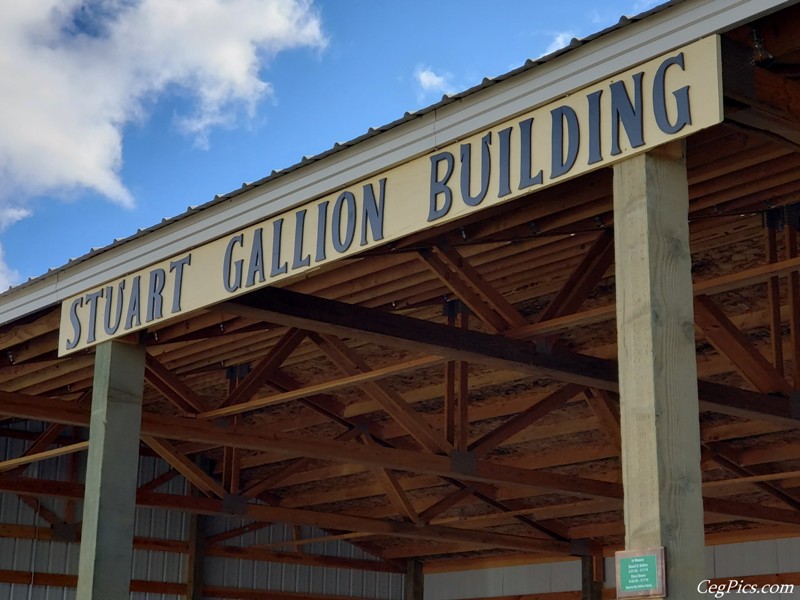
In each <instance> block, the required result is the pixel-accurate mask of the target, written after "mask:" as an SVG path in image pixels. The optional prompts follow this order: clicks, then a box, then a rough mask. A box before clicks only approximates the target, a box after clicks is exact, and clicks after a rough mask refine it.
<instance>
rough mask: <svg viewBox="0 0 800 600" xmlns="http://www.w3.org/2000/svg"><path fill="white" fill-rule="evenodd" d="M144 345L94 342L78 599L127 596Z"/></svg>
mask: <svg viewBox="0 0 800 600" xmlns="http://www.w3.org/2000/svg"><path fill="white" fill-rule="evenodd" d="M144 358H145V349H144V346H143V345H133V344H127V343H123V342H117V341H110V342H104V343H102V344H100V345H98V346H97V351H96V354H95V367H94V386H93V393H92V416H91V421H90V424H89V456H88V460H87V465H86V491H85V493H84V504H83V525H82V531H81V551H80V563H79V567H78V592H77V600H123V599H126V598H129V597H130V577H131V563H132V559H133V521H134V513H135V508H136V480H137V474H138V468H139V432H140V429H141V421H142V391H143V389H144Z"/></svg>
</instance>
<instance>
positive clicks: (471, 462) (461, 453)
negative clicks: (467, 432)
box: [450, 450, 478, 475]
mask: <svg viewBox="0 0 800 600" xmlns="http://www.w3.org/2000/svg"><path fill="white" fill-rule="evenodd" d="M450 468H451V469H453V472H454V473H460V474H462V475H475V473H477V472H478V458H477V457H476V456H475V453H474V452H471V451H469V450H451V451H450Z"/></svg>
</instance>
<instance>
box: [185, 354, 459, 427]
mask: <svg viewBox="0 0 800 600" xmlns="http://www.w3.org/2000/svg"><path fill="white" fill-rule="evenodd" d="M444 360H445V359H444V358H442V357H439V356H423V357H420V358H414V359H411V360H407V361H404V362H401V363H395V364H391V365H387V366H386V367H381V368H378V369H372V370H368V371H365V372H362V373H355V374H353V375H349V376H347V377H341V378H339V379H334V380H331V381H323V382H322V383H316V384H312V385H308V386H305V387H301V388H298V389H296V390H291V391H288V392H282V393H279V394H272V395H270V396H263V397H261V398H254V399H252V400H248V401H246V402H241V403H238V404H231V405H228V406H225V407H222V408H217V409H213V410H208V411H206V412H202V413H200V414H199V415H197V418H198V419H218V418H220V417H229V416H232V415H239V414H242V413H245V412H249V411H252V410H257V409H259V408H264V407H265V406H272V405H274V404H280V403H282V402H288V401H290V400H297V399H299V398H305V397H308V396H315V395H317V394H321V393H324V392H330V391H332V390H336V389H340V388H343V387H348V386H353V385H359V384H362V383H366V382H369V381H374V380H376V379H382V378H384V377H388V376H390V375H397V374H399V373H404V372H406V371H413V370H415V369H421V368H424V367H430V366H432V365H436V364H440V363H442V362H444Z"/></svg>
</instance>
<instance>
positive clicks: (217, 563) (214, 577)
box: [204, 557, 403, 600]
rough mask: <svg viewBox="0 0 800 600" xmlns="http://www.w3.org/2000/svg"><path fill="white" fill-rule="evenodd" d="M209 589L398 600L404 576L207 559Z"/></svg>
mask: <svg viewBox="0 0 800 600" xmlns="http://www.w3.org/2000/svg"><path fill="white" fill-rule="evenodd" d="M204 566H205V579H206V582H207V583H208V584H209V585H219V586H225V587H241V588H245V589H261V590H272V591H278V592H296V593H314V594H330V595H342V596H358V597H366V598H375V599H376V600H399V599H400V598H402V597H403V576H402V575H401V574H399V573H376V572H372V571H356V570H352V569H334V568H328V567H309V566H305V565H292V564H282V563H281V564H278V563H264V562H258V561H247V560H238V559H232V558H219V557H210V558H207V559H206V561H205V565H204Z"/></svg>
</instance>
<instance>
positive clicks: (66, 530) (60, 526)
mask: <svg viewBox="0 0 800 600" xmlns="http://www.w3.org/2000/svg"><path fill="white" fill-rule="evenodd" d="M50 535H51V536H52V540H53V541H54V542H67V543H73V542H79V541H80V536H79V535H78V526H77V525H76V524H75V523H53V525H52V526H51V527H50Z"/></svg>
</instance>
